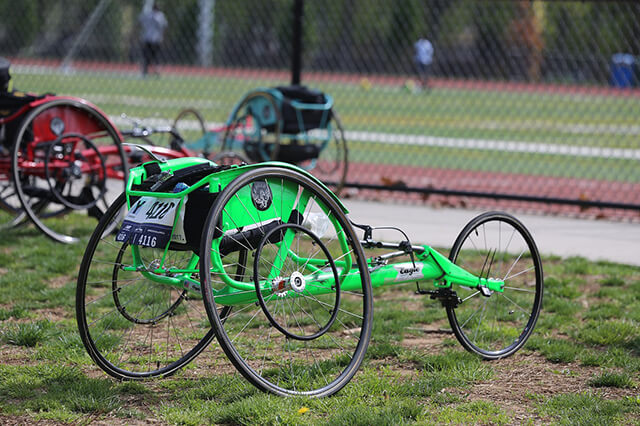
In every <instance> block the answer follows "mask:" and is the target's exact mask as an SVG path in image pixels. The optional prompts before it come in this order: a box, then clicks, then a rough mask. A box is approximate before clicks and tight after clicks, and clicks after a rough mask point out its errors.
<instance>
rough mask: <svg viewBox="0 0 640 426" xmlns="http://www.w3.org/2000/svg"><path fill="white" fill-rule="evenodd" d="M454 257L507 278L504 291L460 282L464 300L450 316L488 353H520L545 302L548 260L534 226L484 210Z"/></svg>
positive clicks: (473, 347)
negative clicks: (538, 244)
mask: <svg viewBox="0 0 640 426" xmlns="http://www.w3.org/2000/svg"><path fill="white" fill-rule="evenodd" d="M449 260H451V261H452V262H454V263H455V264H456V265H458V266H460V267H462V268H464V269H466V270H467V271H469V272H471V273H473V274H474V275H476V276H480V277H485V278H498V279H501V280H503V281H504V283H505V286H504V291H503V292H499V291H489V290H488V289H482V290H484V291H480V289H478V288H467V287H462V286H456V287H455V288H454V290H455V292H456V294H457V295H458V297H459V300H460V303H459V304H458V305H457V306H456V307H448V308H447V316H448V318H449V323H450V324H451V328H452V329H453V332H454V333H455V335H456V337H457V338H458V341H459V342H460V343H461V344H462V346H464V348H465V349H467V350H468V351H470V352H474V353H476V354H478V355H480V356H481V357H483V358H485V359H500V358H504V357H507V356H509V355H512V354H513V353H515V352H516V351H517V350H518V349H520V348H521V347H522V345H524V343H525V342H526V341H527V339H528V338H529V336H530V335H531V332H532V331H533V328H534V326H535V324H536V321H537V319H538V315H539V313H540V308H541V305H542V287H543V274H542V262H541V260H540V254H539V253H538V249H537V247H536V244H535V242H534V241H533V238H532V237H531V234H530V233H529V231H528V230H527V229H526V228H525V227H524V225H522V223H520V221H518V220H517V219H516V218H514V217H513V216H511V215H508V214H506V213H500V212H488V213H484V214H482V215H480V216H478V217H476V218H474V219H473V220H471V222H469V223H468V224H467V226H466V227H465V228H464V229H463V230H462V232H461V233H460V235H459V236H458V238H457V239H456V241H455V243H454V244H453V248H452V249H451V253H450V254H449Z"/></svg>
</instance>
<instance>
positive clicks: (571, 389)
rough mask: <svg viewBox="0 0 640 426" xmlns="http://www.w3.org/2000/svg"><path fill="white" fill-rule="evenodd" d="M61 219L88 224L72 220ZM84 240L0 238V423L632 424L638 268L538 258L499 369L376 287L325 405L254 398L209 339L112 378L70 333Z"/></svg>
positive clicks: (638, 336) (636, 418) (433, 307)
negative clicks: (368, 331)
mask: <svg viewBox="0 0 640 426" xmlns="http://www.w3.org/2000/svg"><path fill="white" fill-rule="evenodd" d="M63 221H66V223H68V224H69V226H73V227H75V228H76V229H82V228H86V230H87V232H90V230H91V229H92V228H93V227H94V226H95V221H94V220H93V219H90V218H87V217H85V216H83V215H80V214H74V215H71V216H68V217H66V218H65V219H63ZM63 225H64V223H63ZM462 225H463V224H461V227H462ZM86 242H87V238H85V239H83V241H82V242H81V243H80V244H77V245H74V246H61V245H59V244H55V243H53V242H51V241H49V240H48V239H46V238H45V237H43V236H42V235H39V233H38V232H37V231H36V230H35V229H34V228H32V227H25V228H22V229H18V230H15V231H11V232H8V233H6V234H3V236H2V239H0V288H2V290H3V291H2V292H0V358H1V359H2V364H0V377H1V378H2V380H0V422H1V423H34V422H36V421H40V422H42V423H43V424H58V423H81V424H84V423H90V422H101V423H108V424H132V423H134V424H135V423H150V422H154V423H158V424H208V423H217V424H222V423H225V424H352V425H370V424H389V425H396V424H434V423H436V424H440V423H454V424H469V423H474V424H539V423H552V424H583V425H591V424H630V423H638V422H640V397H639V396H638V395H639V394H638V385H639V384H640V327H639V326H638V325H639V324H640V268H637V267H630V266H624V265H617V264H613V263H591V262H588V261H586V260H584V259H582V258H569V259H560V258H555V257H553V258H552V257H546V258H544V259H543V263H544V270H545V277H546V280H545V296H544V301H543V309H542V312H541V315H540V318H539V321H538V325H537V327H536V330H535V331H534V334H533V335H532V337H531V338H530V340H529V341H528V342H527V344H526V345H525V347H524V348H523V349H522V350H521V351H519V352H518V353H516V354H515V355H514V356H512V357H510V358H507V359H504V360H501V361H494V362H485V361H481V360H480V359H478V358H477V357H475V356H473V355H471V354H469V353H467V352H465V351H464V350H463V349H462V348H461V347H460V345H459V344H458V342H457V341H456V340H455V338H454V337H453V335H452V334H450V333H448V332H447V328H448V323H447V321H446V315H445V312H444V309H443V308H442V307H441V306H440V305H439V304H438V303H437V302H435V301H432V300H429V298H428V297H425V296H418V295H415V294H414V292H413V290H414V287H412V286H399V287H392V288H386V289H378V290H376V291H375V297H374V306H375V307H374V330H373V335H372V342H371V344H370V346H369V350H368V352H367V357H366V359H365V361H364V363H363V366H362V368H361V369H360V371H359V372H358V373H357V374H356V376H355V378H354V379H353V380H352V381H351V382H350V383H349V384H348V385H347V386H346V387H345V388H344V389H343V390H342V391H340V392H339V393H338V394H337V395H336V396H334V397H331V398H326V399H320V400H310V399H284V398H280V397H275V396H270V395H266V394H263V393H260V392H259V391H257V390H256V389H254V388H253V387H252V386H251V385H250V384H248V383H247V382H246V381H245V380H244V379H243V378H242V377H241V376H240V375H239V374H238V373H235V370H234V369H233V367H232V365H231V364H230V363H229V362H228V361H226V358H225V356H224V354H223V353H222V351H221V350H220V348H219V347H218V345H217V343H215V342H214V343H213V344H212V345H211V346H210V347H209V348H208V349H206V350H205V352H204V353H203V354H201V355H200V356H199V357H198V358H196V360H195V361H194V362H192V363H191V364H189V366H188V367H187V368H186V369H184V370H183V371H181V372H179V373H178V374H176V375H175V376H172V377H170V378H166V379H162V380H156V381H146V382H135V383H133V382H118V381H115V380H113V379H111V378H109V377H108V376H106V375H105V374H104V373H103V372H102V371H101V370H100V369H99V368H98V367H97V366H95V365H94V364H93V362H92V361H91V359H90V358H89V356H88V355H87V354H86V352H85V349H84V347H83V345H82V343H81V341H80V338H79V336H78V332H77V328H76V321H75V309H74V306H75V279H76V274H77V269H78V265H79V263H80V259H81V257H82V254H83V252H84V248H85V246H86ZM447 250H448V249H444V250H443V252H445V253H446V252H447Z"/></svg>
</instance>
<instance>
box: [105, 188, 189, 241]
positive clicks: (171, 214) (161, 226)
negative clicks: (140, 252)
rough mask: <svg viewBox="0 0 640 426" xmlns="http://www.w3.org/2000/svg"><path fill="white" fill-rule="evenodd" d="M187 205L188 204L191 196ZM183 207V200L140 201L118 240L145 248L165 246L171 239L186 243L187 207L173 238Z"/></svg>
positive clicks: (129, 214) (143, 199)
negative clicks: (181, 201)
mask: <svg viewBox="0 0 640 426" xmlns="http://www.w3.org/2000/svg"><path fill="white" fill-rule="evenodd" d="M184 202H185V204H186V202H187V197H185V199H184ZM179 206H180V198H155V197H142V198H140V199H139V200H138V201H137V202H136V203H135V204H134V205H133V206H132V207H131V209H130V210H129V212H128V213H127V216H126V217H125V218H124V221H123V223H122V226H121V227H120V231H119V232H118V235H116V241H117V242H120V243H124V242H128V243H129V244H131V245H138V246H142V247H164V246H166V245H167V243H168V242H169V239H170V238H171V241H175V242H177V243H183V244H184V243H186V242H187V240H186V237H185V234H184V210H185V209H184V208H181V209H180V217H179V218H178V219H179V220H178V222H177V223H176V229H175V230H174V231H173V236H172V235H171V230H172V229H173V224H174V223H175V219H176V212H177V211H178V207H179Z"/></svg>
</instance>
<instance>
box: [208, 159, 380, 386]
mask: <svg viewBox="0 0 640 426" xmlns="http://www.w3.org/2000/svg"><path fill="white" fill-rule="evenodd" d="M256 187H258V188H259V189H256ZM267 188H268V189H267ZM254 192H255V193H254ZM251 194H253V195H251ZM247 197H248V198H247ZM296 197H297V198H296ZM294 199H295V202H293V200H294ZM249 200H250V201H249ZM265 200H266V201H265ZM285 200H288V201H290V202H291V204H290V205H289V206H287V205H286V202H285ZM305 200H309V201H308V202H305ZM247 202H248V204H247ZM303 207H304V208H303ZM234 209H235V213H233V214H231V215H230V214H229V212H230V211H231V210H234ZM298 210H302V211H298ZM294 211H295V212H297V213H294ZM242 212H244V213H242ZM267 217H268V218H267ZM323 220H324V222H323ZM314 221H315V225H314V224H313V223H314ZM281 223H289V224H291V223H295V224H302V225H303V226H305V227H311V228H314V227H316V228H317V229H316V231H313V230H312V231H309V232H299V235H303V236H304V235H307V236H311V235H313V236H314V237H313V238H315V239H316V242H317V241H321V242H322V243H323V246H324V247H325V249H326V250H327V251H328V253H330V256H331V258H332V259H333V262H335V264H336V265H338V270H339V273H340V282H339V285H340V287H339V301H336V297H337V296H336V294H335V292H334V293H331V292H328V293H324V294H314V295H312V294H311V293H312V292H313V289H314V288H317V284H318V283H317V282H316V281H309V280H310V277H311V275H309V277H307V275H308V274H310V273H311V272H310V270H312V268H311V267H309V266H308V265H309V264H314V265H319V266H317V270H316V271H315V272H314V273H318V274H321V275H322V274H325V275H326V276H327V277H328V279H325V278H323V280H324V281H323V282H326V283H329V284H331V283H332V282H333V283H334V284H335V280H334V279H333V278H331V277H332V276H333V273H332V272H330V269H332V268H330V266H329V265H331V261H329V260H328V259H324V258H323V257H328V256H327V255H326V254H323V253H325V252H324V250H325V249H320V248H318V245H317V244H316V245H315V246H313V248H312V245H310V244H311V243H312V242H313V241H312V240H313V238H311V239H310V240H309V241H310V243H309V244H305V243H304V242H303V243H301V244H300V245H293V243H292V245H291V246H290V248H291V250H292V251H295V252H296V253H297V254H298V255H301V254H308V255H310V256H311V257H313V258H318V257H319V259H317V261H316V262H315V263H312V262H309V263H304V264H303V265H301V264H302V261H299V262H298V263H297V266H296V265H293V266H292V264H291V262H294V263H295V260H294V256H289V257H288V258H287V259H286V260H284V262H285V263H287V262H289V264H288V266H287V267H286V268H285V267H282V268H279V267H276V266H273V268H274V270H273V271H271V273H270V274H267V276H269V275H273V277H271V278H272V279H271V278H270V279H268V280H261V281H264V285H266V286H268V287H269V290H268V291H267V292H266V293H268V294H264V295H263V296H264V299H265V300H266V301H267V305H270V304H269V302H271V301H274V298H275V297H277V298H278V300H276V301H275V305H276V307H275V308H274V310H271V311H270V312H271V314H272V315H271V317H272V319H271V320H270V319H269V317H268V316H267V315H265V308H263V307H262V306H261V304H260V303H255V302H256V301H257V294H256V287H255V286H256V285H259V284H260V281H257V282H256V280H254V278H253V277H256V276H258V279H260V277H261V276H263V275H264V274H263V273H261V272H260V265H262V264H263V261H264V260H266V263H264V264H265V265H269V264H270V263H269V259H273V256H274V254H273V251H274V250H275V248H276V246H274V245H273V244H270V242H271V238H272V236H273V235H272V236H267V237H265V235H268V234H269V232H270V231H273V230H274V229H276V230H277V228H274V226H275V227H277V226H279V225H280V224H281ZM322 223H326V224H327V229H326V230H325V232H324V233H322V232H320V230H321V228H322ZM215 224H218V225H215ZM289 228H291V229H293V228H295V226H293V225H287V226H285V227H284V228H283V229H286V230H291V229H289ZM296 229H298V231H300V228H296ZM237 232H240V234H238V233H237ZM273 234H274V235H275V234H277V232H275V231H274V233H273ZM220 235H222V236H220ZM337 236H340V239H338V238H337ZM266 238H268V241H269V242H267V239H266ZM276 239H277V238H276ZM293 241H295V240H293ZM261 242H262V244H261ZM233 246H236V247H238V248H242V249H243V252H246V253H245V255H246V254H249V255H253V256H257V260H256V262H255V264H254V268H252V269H249V270H246V271H244V273H243V274H239V276H238V277H237V278H239V279H238V281H242V282H243V283H245V284H246V286H245V288H247V289H246V290H243V291H244V293H243V294H244V295H246V296H247V297H248V299H249V301H248V302H247V303H246V304H243V305H241V306H238V307H237V308H236V309H234V313H233V314H231V315H229V316H228V317H227V318H226V319H223V318H220V316H219V315H218V314H217V312H218V309H219V306H220V305H224V304H225V299H224V295H223V293H219V291H220V290H222V289H223V288H225V286H226V284H225V283H224V282H223V280H224V279H225V278H226V277H227V274H226V273H225V272H222V273H208V271H210V270H211V268H212V265H216V264H217V265H220V266H219V267H222V268H223V271H224V270H226V269H225V266H227V265H229V266H232V265H233V264H234V263H237V257H236V254H235V253H234V252H233V248H232V247H233ZM267 246H268V247H267ZM316 250H317V251H316ZM221 252H222V253H223V254H222V255H220V253H221ZM200 253H201V254H202V259H203V261H202V262H201V265H200V267H201V288H202V290H203V297H204V300H205V308H206V310H207V314H208V315H209V319H210V320H211V323H212V325H213V327H214V329H215V331H216V336H217V338H218V341H219V342H220V345H221V346H222V348H223V350H224V351H225V353H226V354H227V356H228V357H229V359H230V360H231V362H232V363H233V365H234V366H235V367H236V368H237V370H238V371H239V372H240V373H241V374H242V375H243V376H244V377H245V378H246V379H247V380H249V381H250V382H251V383H252V384H253V385H255V386H256V387H257V388H259V389H261V390H262V391H266V392H271V393H274V394H277V395H282V396H290V395H306V396H314V397H322V396H329V395H332V394H334V393H335V392H337V391H339V390H340V389H341V388H342V387H343V386H345V385H346V384H347V383H348V382H349V380H351V378H352V377H353V375H354V374H355V373H356V371H357V369H358V368H359V366H360V364H361V362H362V360H363V358H364V356H365V352H366V349H367V346H368V343H369V339H370V336H371V326H372V315H373V314H372V310H373V305H372V292H371V281H370V276H369V272H368V269H367V263H366V259H365V256H364V253H363V250H362V247H361V245H360V243H359V240H358V238H357V236H356V234H355V232H354V230H353V228H352V227H351V225H350V222H349V220H348V219H347V217H346V215H345V214H344V212H343V211H342V209H341V208H340V206H339V205H338V203H337V202H336V200H335V199H334V198H333V197H332V195H331V194H330V193H328V192H327V191H326V190H325V189H324V188H322V187H321V186H320V185H318V184H317V183H316V182H314V181H312V180H311V179H309V178H308V177H306V176H304V175H302V174H301V173H299V172H296V171H293V170H289V169H282V168H277V167H267V168H260V169H254V170H252V171H248V172H246V173H245V174H243V175H241V176H239V177H238V178H236V179H235V180H234V181H233V182H231V183H230V184H228V185H227V187H226V188H225V189H224V190H223V191H222V192H221V194H220V195H219V196H218V199H217V200H216V203H215V204H214V206H213V207H212V208H211V210H210V212H209V216H208V218H207V222H206V223H205V228H204V230H203V235H202V244H201V247H200ZM290 253H292V252H290ZM340 262H342V264H341V263H340ZM322 265H325V266H322ZM326 268H329V269H326ZM205 271H207V273H205ZM218 271H219V270H218ZM283 271H286V274H290V275H289V276H282V277H278V274H280V273H284V272H283ZM291 271H299V274H302V275H298V277H300V276H303V277H304V280H303V282H304V285H303V286H302V287H298V290H299V291H298V292H297V295H294V294H293V293H292V291H293V290H290V289H288V288H287V286H286V284H283V287H282V288H281V287H280V286H279V283H280V282H281V281H282V282H283V283H286V282H287V281H288V282H292V279H293V274H292V273H291ZM323 276H324V275H323ZM347 277H348V279H349V280H350V282H351V284H350V285H348V286H346V288H345V279H346V278H347ZM317 279H318V280H320V278H319V277H318V278H317ZM280 280H281V281H280ZM318 282H319V281H318ZM249 286H250V287H249ZM214 291H215V293H214ZM278 292H279V295H276V296H274V294H276V293H278ZM336 303H337V306H338V307H339V309H337V315H336V316H335V318H331V314H330V312H332V311H331V309H335V306H336ZM278 304H279V307H278V306H277V305H278ZM271 305H273V304H271ZM272 307H273V306H269V307H268V308H266V309H270V308H272ZM321 309H323V310H324V312H321ZM285 312H286V315H285ZM274 317H275V321H277V322H278V324H280V325H281V327H275V326H274V323H273V320H274V319H273V318H274ZM323 325H328V327H324V326H323ZM303 326H304V327H308V328H309V330H306V329H305V330H304V331H303V330H302V327H303ZM283 329H284V330H289V331H290V332H285V333H283V332H282V330H283ZM300 337H302V338H300ZM292 342H293V343H292Z"/></svg>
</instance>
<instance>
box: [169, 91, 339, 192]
mask: <svg viewBox="0 0 640 426" xmlns="http://www.w3.org/2000/svg"><path fill="white" fill-rule="evenodd" d="M194 126H195V127H196V128H198V129H201V132H202V136H201V138H200V139H198V140H196V141H192V142H190V144H188V145H189V146H191V147H192V149H194V150H196V151H201V152H205V153H210V154H211V155H208V158H211V159H212V160H213V161H214V162H216V163H218V164H237V163H241V162H245V163H259V162H265V161H281V162H286V163H290V164H295V165H297V166H299V167H301V168H302V169H305V170H307V171H310V172H311V173H312V174H313V175H314V176H316V177H318V178H319V179H320V180H321V181H323V182H326V183H329V184H330V185H331V186H332V187H333V188H335V190H336V192H339V191H340V190H341V189H342V187H343V186H344V184H345V180H346V176H347V170H348V150H347V141H346V138H345V132H344V129H343V127H342V123H341V122H340V118H339V117H338V115H337V113H336V110H335V107H334V101H333V98H332V97H331V96H330V95H328V94H325V93H322V92H320V91H317V90H313V89H309V88H307V87H305V86H280V87H273V88H258V89H255V90H252V91H250V92H249V93H247V94H246V95H245V96H244V97H243V98H242V99H241V100H240V101H239V102H238V103H236V105H235V106H234V108H233V109H232V111H231V113H230V114H229V117H228V119H227V121H226V123H225V124H224V126H221V127H220V128H217V129H212V130H209V131H207V130H206V125H205V121H204V119H203V117H202V115H201V114H200V113H199V112H198V111H197V110H194V109H190V108H187V109H184V110H182V111H181V112H180V113H179V114H178V116H177V117H176V119H175V122H174V127H176V128H177V129H178V130H179V131H181V132H182V131H183V130H184V131H185V132H186V131H187V130H188V129H191V130H192V129H193V127H194Z"/></svg>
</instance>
